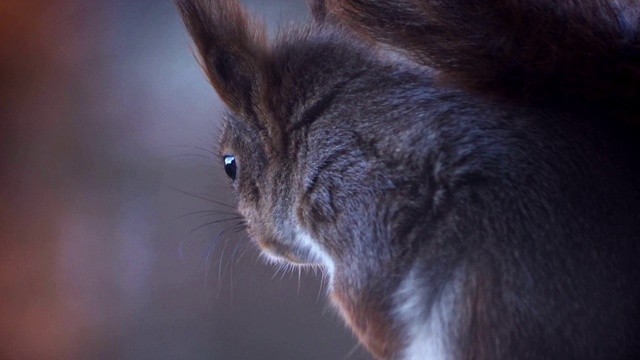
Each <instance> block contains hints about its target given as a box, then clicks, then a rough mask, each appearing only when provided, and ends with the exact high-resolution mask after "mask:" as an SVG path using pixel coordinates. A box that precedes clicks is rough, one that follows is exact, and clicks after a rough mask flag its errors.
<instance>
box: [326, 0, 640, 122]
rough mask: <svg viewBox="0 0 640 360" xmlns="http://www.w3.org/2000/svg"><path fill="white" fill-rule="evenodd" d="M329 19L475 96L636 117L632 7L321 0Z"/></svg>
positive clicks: (638, 26)
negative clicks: (434, 71) (396, 51)
mask: <svg viewBox="0 0 640 360" xmlns="http://www.w3.org/2000/svg"><path fill="white" fill-rule="evenodd" d="M322 3H323V6H324V7H325V10H324V11H325V13H330V14H332V15H333V16H335V17H337V18H339V19H340V20H341V21H343V22H344V23H346V24H347V25H348V26H350V27H351V28H352V29H354V30H355V31H357V32H359V33H361V34H363V35H365V36H366V37H368V38H372V39H375V40H377V41H381V42H384V43H387V44H389V45H390V46H392V47H395V48H397V49H400V50H401V51H403V52H405V53H406V54H407V55H408V56H409V57H411V58H413V59H414V60H416V61H417V62H419V63H422V64H425V65H428V66H431V67H435V68H437V69H439V70H440V71H441V72H442V74H443V76H444V78H445V79H446V80H449V81H451V82H454V83H456V84H458V85H462V86H466V87H467V88H469V89H471V90H475V91H476V92H477V93H480V94H486V93H491V94H494V95H496V94H497V95H500V96H502V97H505V98H509V99H512V100H514V99H515V100H518V101H527V102H538V103H544V104H549V103H555V105H558V104H569V105H570V106H582V107H585V106H588V105H591V106H593V107H599V108H604V109H606V110H612V111H613V110H614V109H615V111H616V112H618V113H620V112H622V113H626V114H625V115H627V116H632V117H635V119H636V120H640V119H638V115H640V4H639V3H638V2H637V1H633V0H622V1H616V0H563V1H557V0H486V1H469V0H450V1H441V0H326V1H322Z"/></svg>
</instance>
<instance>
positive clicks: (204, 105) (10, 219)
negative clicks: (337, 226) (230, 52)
mask: <svg viewBox="0 0 640 360" xmlns="http://www.w3.org/2000/svg"><path fill="white" fill-rule="evenodd" d="M250 5H251V6H252V7H253V9H254V11H256V12H257V13H259V14H261V15H262V16H267V18H268V19H269V21H271V23H274V22H278V23H284V22H288V21H290V20H292V19H298V20H304V19H305V17H306V16H307V15H306V11H307V10H306V5H305V1H304V0H298V1H294V0H289V1H284V0H283V1H269V2H259V1H256V2H255V4H254V3H251V4H250ZM220 113H221V107H220V105H219V103H218V100H217V98H216V97H215V95H214V93H213V90H212V89H211V88H210V87H209V85H208V84H207V82H206V80H205V78H204V76H203V74H202V73H201V70H200V69H199V67H198V65H197V62H196V61H195V59H194V58H193V56H192V54H191V51H190V42H189V39H188V37H187V35H186V33H185V31H184V30H183V27H182V25H181V23H180V22H179V19H178V16H177V13H176V11H175V9H174V6H173V4H172V3H171V1H169V0H154V1H152V0H136V1H126V0H112V1H107V0H95V1H82V0H55V1H44V0H27V1H25V0H2V2H1V3H0V359H3V360H4V359H318V360H320V359H322V360H324V359H367V358H368V357H367V355H366V354H364V352H363V351H362V349H360V348H355V346H357V345H356V342H355V340H354V339H353V337H352V336H351V335H350V333H349V331H348V330H347V329H346V328H345V326H344V325H343V323H342V320H340V319H339V318H338V316H337V315H335V312H334V311H333V310H332V309H331V308H330V306H329V305H327V303H328V302H327V300H326V297H325V295H324V291H325V289H324V288H323V287H322V284H321V280H320V276H319V275H314V274H304V273H303V274H302V275H301V277H300V278H299V277H298V274H297V273H294V274H291V273H284V272H282V271H281V272H276V270H275V269H273V268H271V267H269V266H265V265H263V264H262V262H261V260H259V259H258V255H257V251H256V250H255V248H254V246H253V244H251V243H250V242H249V241H248V240H247V238H246V234H244V233H243V232H236V231H235V229H234V228H231V229H230V226H233V225H234V224H235V223H234V221H233V220H231V221H221V222H220V223H214V222H216V221H219V220H224V219H227V218H231V217H232V216H231V215H229V214H224V212H228V209H227V207H226V206H225V205H218V204H216V203H214V202H212V201H209V200H205V199H213V200H214V201H218V202H221V203H224V204H232V203H233V200H232V198H231V197H230V194H229V186H228V184H227V182H226V179H225V177H224V174H223V173H222V170H221V168H220V166H219V165H218V158H217V156H216V155H215V141H216V131H217V130H216V129H217V120H218V118H219V116H220ZM187 193H189V194H192V195H189V194H187ZM202 211H207V212H202ZM218 212H223V213H218ZM208 223H211V224H209V225H206V226H203V225H205V224H208ZM226 229H229V230H226ZM224 230H226V232H224V233H223V234H222V235H219V234H220V232H222V231H224ZM274 274H275V275H276V276H275V277H274ZM352 349H356V350H355V351H353V352H352V351H351V350H352Z"/></svg>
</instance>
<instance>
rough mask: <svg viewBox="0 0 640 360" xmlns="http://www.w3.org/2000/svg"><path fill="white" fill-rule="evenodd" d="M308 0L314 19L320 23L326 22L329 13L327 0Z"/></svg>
mask: <svg viewBox="0 0 640 360" xmlns="http://www.w3.org/2000/svg"><path fill="white" fill-rule="evenodd" d="M308 2H309V8H311V15H312V16H313V20H314V21H315V22H316V23H318V24H322V23H324V22H325V20H327V15H329V11H328V9H327V2H326V0H308Z"/></svg>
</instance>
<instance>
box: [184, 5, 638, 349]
mask: <svg viewBox="0 0 640 360" xmlns="http://www.w3.org/2000/svg"><path fill="white" fill-rule="evenodd" d="M177 4H178V7H179V9H180V10H181V13H182V16H183V19H184V21H185V23H186V25H187V28H188V30H189V32H190V33H191V35H192V37H193V39H194V41H195V44H196V46H197V48H198V50H199V53H200V55H201V60H202V64H203V68H204V69H205V72H206V73H207V76H208V77H209V79H210V81H211V83H212V85H213V86H214V88H215V89H216V91H217V92H218V94H219V95H220V97H221V99H222V100H223V101H224V102H225V104H226V105H227V107H228V110H229V111H228V114H227V116H226V119H225V122H224V129H223V132H222V135H221V156H222V157H223V159H224V164H225V170H227V174H228V175H229V176H230V177H231V179H232V186H233V188H234V190H235V192H236V194H237V198H238V210H239V212H240V213H241V214H242V215H243V217H244V218H245V221H246V223H247V225H248V231H249V233H250V234H251V236H252V238H254V239H255V241H256V242H257V243H258V244H259V245H260V247H261V248H262V249H263V250H264V252H265V253H266V254H268V255H269V256H270V257H271V258H273V259H276V261H287V262H291V263H294V264H301V265H302V266H304V265H305V264H306V265H318V266H322V267H323V268H324V269H325V270H326V271H327V273H328V276H329V280H330V281H329V294H330V298H331V300H332V302H333V303H334V304H336V305H337V307H338V309H339V311H340V313H341V314H342V315H343V317H344V318H345V320H346V321H347V323H348V324H349V325H350V326H351V328H352V329H353V330H354V332H355V333H356V334H357V336H358V337H359V339H360V340H361V341H362V342H363V344H364V345H365V346H366V347H367V349H368V350H369V351H371V353H372V354H374V355H375V356H376V357H378V358H380V359H385V360H391V359H398V360H417V359H477V360H481V359H637V358H640V285H639V284H640V261H638V259H640V167H639V165H640V161H639V154H638V146H637V143H636V137H635V136H636V134H635V133H634V131H637V128H636V127H634V125H633V124H637V123H639V122H640V116H639V113H638V109H640V20H639V19H640V4H638V3H636V2H633V1H623V0H620V1H614V0H611V1H603V0H593V1H584V2H583V1H574V0H566V1H557V2H556V1H541V0H538V1H527V0H511V1H507V0H502V1H499V0H492V1H486V2H475V1H466V0H465V1H463V0H460V1H447V2H443V1H436V0H404V1H363V0H347V1H332V0H328V1H314V2H312V4H311V5H312V9H313V12H314V18H315V20H314V21H313V23H312V24H309V25H307V26H303V27H298V28H293V29H290V30H289V31H286V32H283V33H282V34H281V35H280V36H279V37H278V38H277V39H275V40H272V41H271V40H268V39H267V36H266V35H265V34H266V31H265V28H264V26H263V25H261V24H260V23H259V22H258V21H257V20H255V19H254V18H252V17H250V16H249V15H248V14H247V13H246V11H245V10H244V9H243V8H242V6H241V5H240V4H239V2H238V1H235V0H214V1H209V0H179V1H177ZM536 26H537V27H536Z"/></svg>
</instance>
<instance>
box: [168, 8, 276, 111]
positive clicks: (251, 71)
mask: <svg viewBox="0 0 640 360" xmlns="http://www.w3.org/2000/svg"><path fill="white" fill-rule="evenodd" d="M176 5H177V7H178V9H179V10H180V13H181V15H182V20H183V21H184V23H185V25H186V27H187V30H188V31H189V33H190V34H191V37H192V38H193V41H194V42H195V45H196V47H197V49H198V52H199V54H200V58H201V64H202V66H203V68H204V70H205V72H206V74H207V76H208V78H209V81H211V84H212V85H213V87H214V88H215V90H216V91H217V92H218V95H219V96H220V98H221V99H222V100H223V101H224V102H225V104H226V105H227V106H228V107H229V108H230V109H231V110H232V111H235V112H238V113H243V112H246V111H248V110H249V108H250V107H251V103H252V101H251V99H252V94H255V93H256V92H257V84H258V79H259V77H260V75H261V68H262V64H263V63H264V54H265V53H266V42H267V36H266V34H267V31H266V27H265V26H264V24H262V23H260V22H258V21H257V20H255V19H253V18H251V17H250V16H249V15H248V14H247V12H246V10H245V9H244V8H243V7H242V5H241V4H240V1H239V0H176Z"/></svg>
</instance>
